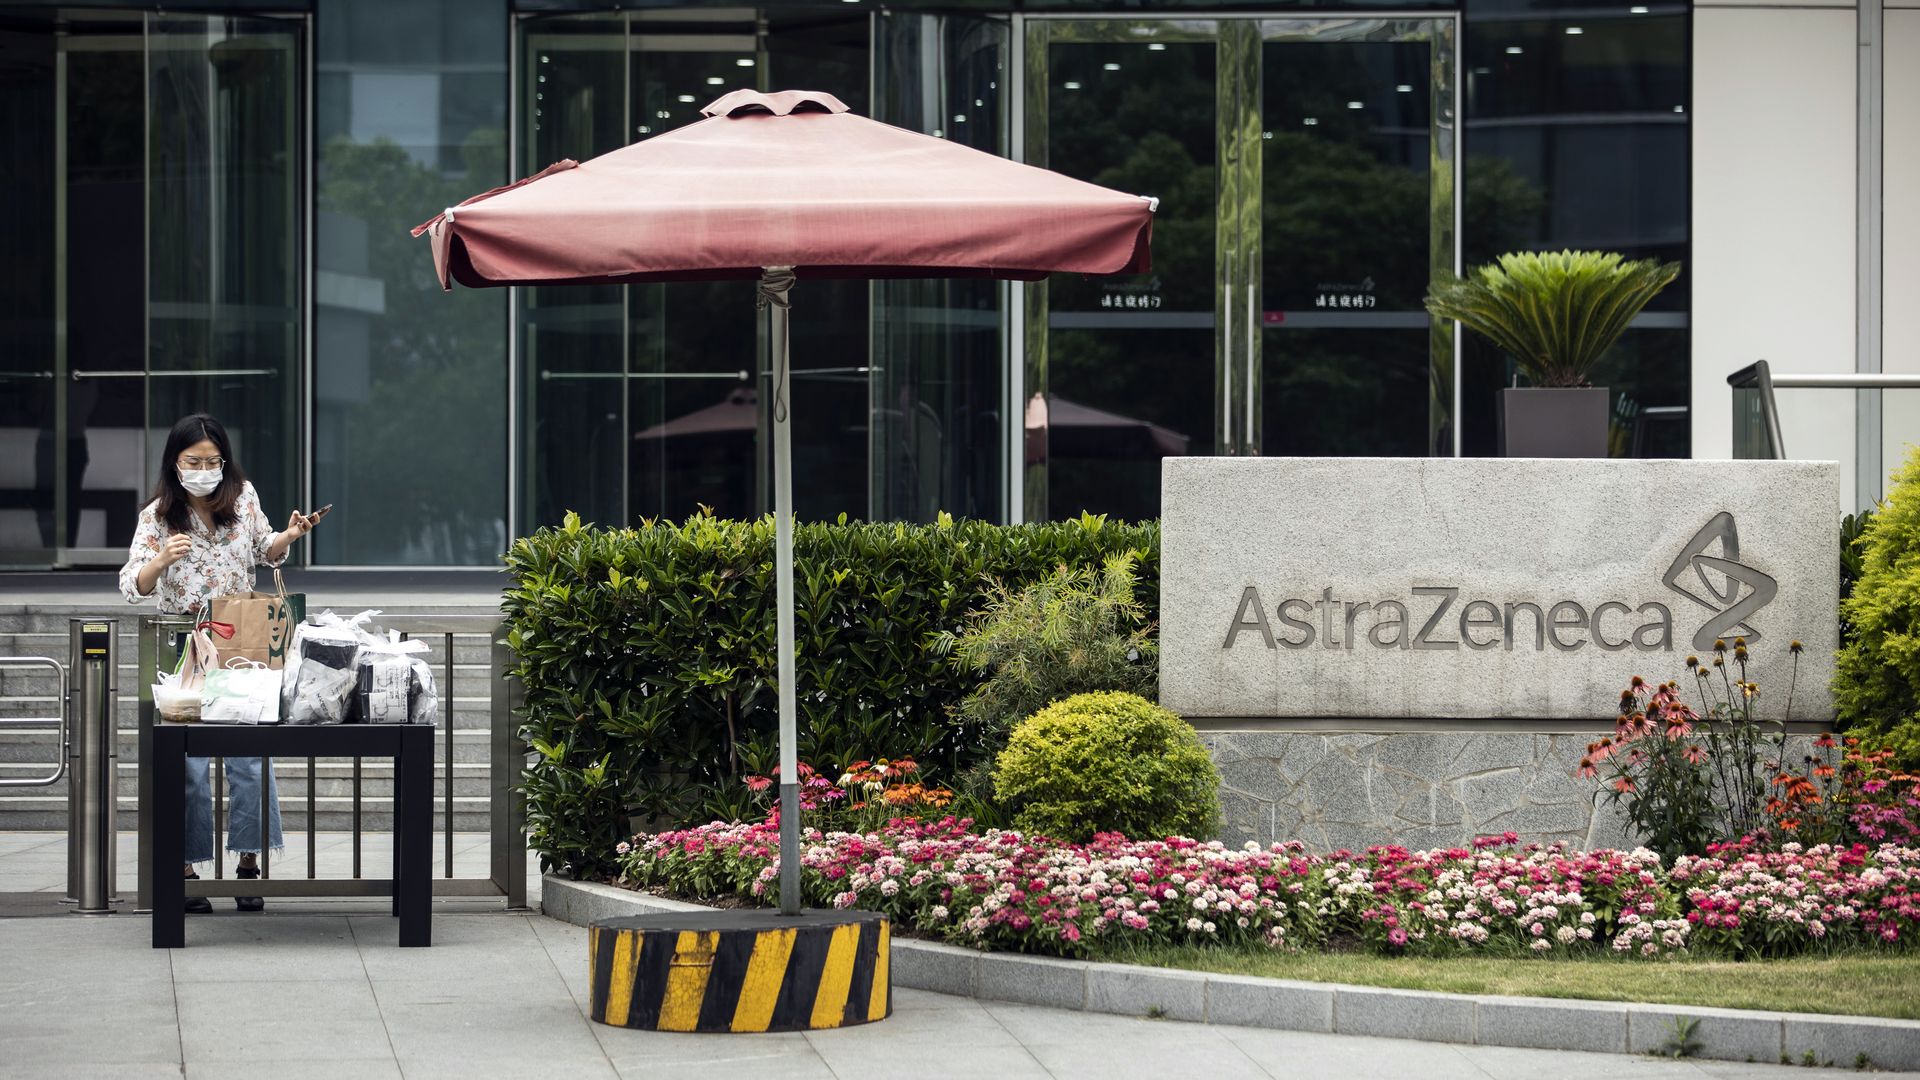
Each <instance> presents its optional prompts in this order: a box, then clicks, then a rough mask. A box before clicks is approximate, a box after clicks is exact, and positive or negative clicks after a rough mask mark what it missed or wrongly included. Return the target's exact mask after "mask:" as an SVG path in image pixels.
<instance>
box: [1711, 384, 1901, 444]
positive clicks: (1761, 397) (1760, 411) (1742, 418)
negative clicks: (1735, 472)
mask: <svg viewBox="0 0 1920 1080" xmlns="http://www.w3.org/2000/svg"><path fill="white" fill-rule="evenodd" d="M1727 385H1728V386H1730V387H1732V388H1733V456H1734V457H1736V458H1784V457H1786V456H1787V447H1786V440H1785V439H1783V438H1782V437H1781V435H1780V406H1779V404H1778V403H1777V402H1776V401H1775V399H1774V391H1776V390H1912V389H1920V375H1870V374H1856V373H1852V372H1842V373H1834V374H1809V375H1780V374H1775V373H1774V371H1773V368H1772V366H1771V365H1769V364H1768V363H1767V362H1766V361H1765V360H1756V361H1754V362H1753V363H1751V364H1748V365H1747V366H1746V367H1743V368H1741V369H1740V370H1739V371H1736V372H1734V373H1733V374H1731V375H1729V376H1727Z"/></svg>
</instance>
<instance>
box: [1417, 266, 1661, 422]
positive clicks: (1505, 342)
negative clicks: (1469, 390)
mask: <svg viewBox="0 0 1920 1080" xmlns="http://www.w3.org/2000/svg"><path fill="white" fill-rule="evenodd" d="M1679 273H1680V264H1679V263H1663V262H1659V261H1658V260H1654V259H1636V260H1627V259H1625V258H1623V257H1622V256H1620V255H1618V254H1616V253H1612V252H1600V251H1542V252H1533V251H1521V252H1513V253H1510V254H1507V255H1502V256H1500V257H1499V258H1498V259H1496V260H1494V261H1493V262H1491V263H1488V264H1487V265H1485V266H1482V267H1479V268H1477V269H1475V270H1474V271H1472V272H1471V273H1470V274H1468V276H1466V277H1464V278H1458V277H1453V276H1452V275H1448V276H1447V277H1446V278H1444V279H1440V280H1436V281H1435V282H1434V283H1433V284H1432V285H1431V286H1430V287H1429V288H1428V289H1427V310H1428V311H1429V312H1431V313H1432V314H1433V316H1434V317H1435V318H1437V319H1455V320H1458V321H1459V323H1460V324H1461V325H1462V326H1465V327H1467V328H1468V329H1471V330H1473V331H1475V332H1477V333H1479V334H1482V335H1484V336H1486V337H1487V338H1488V339H1489V340H1490V341H1492V342H1493V343H1494V344H1495V345H1497V346H1499V347H1500V348H1501V349H1503V350H1505V351H1506V352H1507V353H1508V354H1509V355H1511V356H1512V357H1513V359H1514V362H1515V363H1516V364H1518V365H1519V367H1520V370H1521V372H1522V373H1524V374H1525V375H1526V377H1527V383H1528V385H1527V386H1524V387H1509V388H1506V389H1503V390H1501V391H1500V404H1499V409H1498V410H1497V415H1498V418H1499V421H1498V422H1499V431H1500V453H1501V455H1502V456H1505V457H1606V456H1607V416H1608V407H1607V406H1608V398H1607V389H1606V387H1603V386H1593V385H1591V384H1590V383H1589V382H1588V380H1587V375H1588V373H1589V372H1591V371H1592V370H1593V367H1594V365H1595V364H1596V363H1598V362H1599V360H1600V357H1601V356H1602V355H1603V354H1604V353H1605V352H1606V351H1607V349H1608V348H1610V347H1611V346H1612V345H1613V343H1614V342H1616V341H1618V340H1619V339H1620V335H1621V334H1623V333H1625V332H1626V329H1627V324H1628V323H1630V322H1632V321H1633V317H1634V316H1635V315H1638V314H1639V313H1640V309H1641V308H1644V307H1646V306H1647V302H1648V301H1650V300H1652V299H1653V298H1654V296H1655V295H1656V294H1657V293H1659V292H1660V290H1661V289H1664V288H1666V287H1667V285H1668V284H1670V283H1671V282H1672V281H1673V279H1674V278H1675V277H1677V276H1678V275H1679Z"/></svg>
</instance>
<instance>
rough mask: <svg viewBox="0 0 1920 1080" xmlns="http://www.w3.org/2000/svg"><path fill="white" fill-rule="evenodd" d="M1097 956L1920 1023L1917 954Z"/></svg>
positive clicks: (1233, 952)
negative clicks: (1737, 957)
mask: <svg viewBox="0 0 1920 1080" xmlns="http://www.w3.org/2000/svg"><path fill="white" fill-rule="evenodd" d="M1099 959H1102V960H1108V961H1114V962H1119V963H1128V964H1151V965H1154V966H1157V967H1170V968H1182V969H1185V970H1188V971H1209V972H1217V973H1219V974H1223V975H1261V976H1266V977H1269V978H1276V979H1298V980H1301V981H1305V982H1333V983H1354V984H1358V985H1360V986H1385V987H1393V988H1397V989H1403V990H1441V991H1445V992H1448V993H1454V994H1499V995H1506V996H1517V997H1546V998H1584V999H1587V1000H1590V1001H1643V1002H1650V1003H1654V1004H1662V1005H1701V1006H1709V1007H1717V1008H1725V1009H1769V1010H1774V1011H1777V1012H1815V1013H1840V1014H1845V1015H1850V1016H1886V1017H1893V1018H1895V1019H1901V1020H1916V1019H1920V953H1900V954H1895V955H1888V954H1886V953H1867V952H1854V953H1832V954H1828V955H1824V956H1816V957H1799V958H1795V959H1791V960H1754V961H1743V962H1735V961H1728V960H1694V959H1669V960H1654V961H1649V960H1628V959H1623V958H1616V957H1611V956H1603V957H1595V958H1592V959H1579V960H1571V959H1566V958H1559V959H1553V960H1543V959H1536V958H1533V957H1515V958H1503V957H1489V956H1453V957H1444V958H1438V957H1390V956H1374V955H1371V954H1366V953H1315V952H1303V953H1276V952H1264V951H1261V952H1256V951H1252V950H1249V949H1235V948H1201V947H1198V946H1179V947H1175V946H1158V947H1153V948H1130V947H1120V948H1116V949H1114V950H1113V951H1111V952H1106V953H1103V954H1102V955H1101V956H1100V957H1099Z"/></svg>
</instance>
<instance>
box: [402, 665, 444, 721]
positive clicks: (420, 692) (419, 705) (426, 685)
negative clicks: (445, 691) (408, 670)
mask: <svg viewBox="0 0 1920 1080" xmlns="http://www.w3.org/2000/svg"><path fill="white" fill-rule="evenodd" d="M439 718H440V695H439V694H436V693H434V690H433V668H432V666H431V665H429V664H428V663H427V662H426V661H425V660H422V659H420V658H419V657H417V656H416V657H414V658H413V689H412V694H411V696H410V697H409V698H408V704H407V722H408V723H410V724H433V723H436V722H438V721H439Z"/></svg>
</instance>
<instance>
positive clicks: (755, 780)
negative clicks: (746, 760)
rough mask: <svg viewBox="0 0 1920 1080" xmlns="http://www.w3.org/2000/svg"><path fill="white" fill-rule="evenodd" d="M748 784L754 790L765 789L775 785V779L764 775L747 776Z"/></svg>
mask: <svg viewBox="0 0 1920 1080" xmlns="http://www.w3.org/2000/svg"><path fill="white" fill-rule="evenodd" d="M746 784H747V787H748V788H750V789H752V790H754V791H765V790H767V789H768V788H770V787H772V786H773V781H772V780H769V779H767V778H766V777H764V776H749V777H747V780H746Z"/></svg>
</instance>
